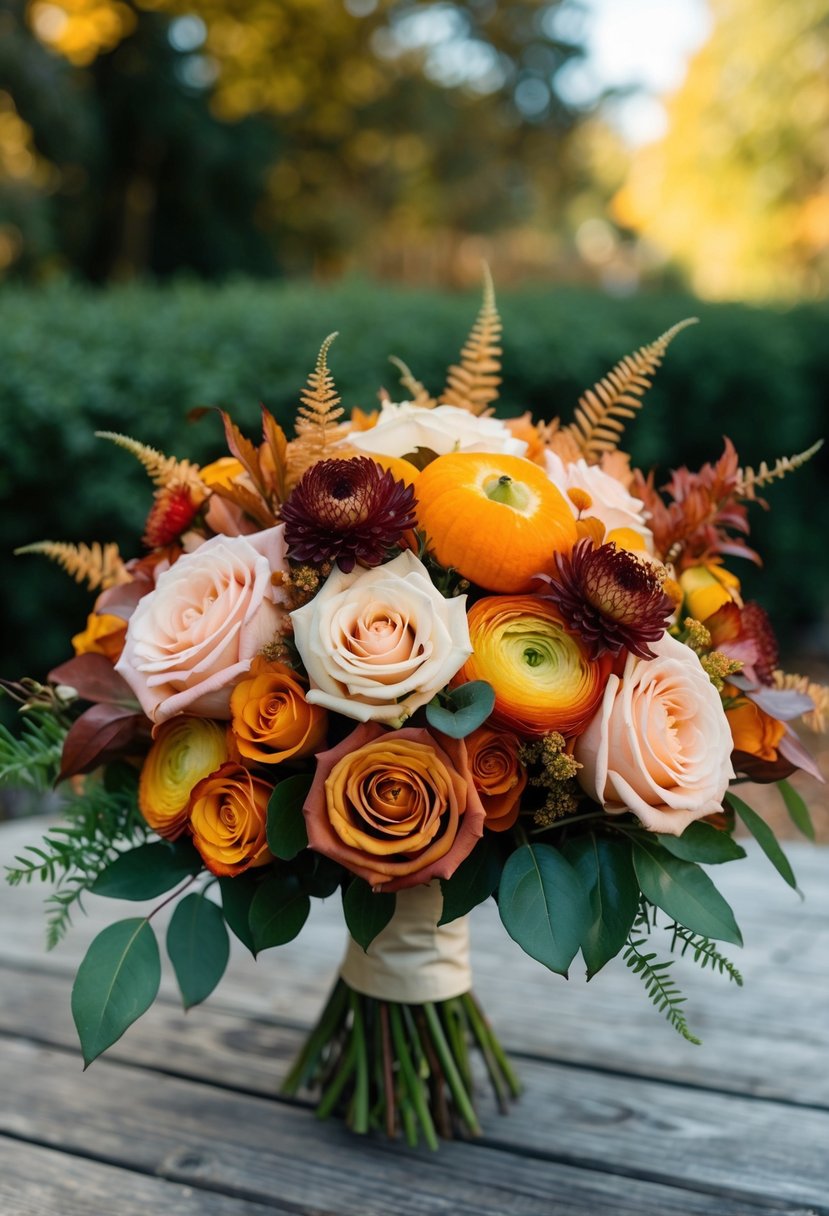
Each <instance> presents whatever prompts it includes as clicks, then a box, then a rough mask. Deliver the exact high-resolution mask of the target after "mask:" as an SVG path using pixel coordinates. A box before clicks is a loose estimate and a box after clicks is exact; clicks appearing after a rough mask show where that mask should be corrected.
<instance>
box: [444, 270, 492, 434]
mask: <svg viewBox="0 0 829 1216" xmlns="http://www.w3.org/2000/svg"><path fill="white" fill-rule="evenodd" d="M501 329H502V326H501V318H500V316H499V315H498V309H497V308H496V306H495V288H494V286H493V283H492V275H491V274H490V272H489V267H488V266H486V265H485V266H484V298H483V301H482V303H481V309H480V312H479V313H478V316H477V317H476V319H475V324H474V325H473V326H472V332H471V333H470V335H469V337H468V338H467V340H466V345H465V346H464V348H463V350H462V351H461V361H460V364H459V365H457V364H453V366H452V367H450V368H449V371H448V373H447V377H446V388H445V389H444V390H443V392H442V393H441V395H440V398H439V404H440V405H457V406H460V408H461V409H464V410H469V411H470V413H472V414H483V413H484V411H485V410H486V408H487V406H488V405H489V404H490V403H491V402H492V401H495V399H496V398H497V396H498V385H499V384H500V383H501V376H500V371H501V355H502V353H503V352H502V350H501V346H500V342H501Z"/></svg>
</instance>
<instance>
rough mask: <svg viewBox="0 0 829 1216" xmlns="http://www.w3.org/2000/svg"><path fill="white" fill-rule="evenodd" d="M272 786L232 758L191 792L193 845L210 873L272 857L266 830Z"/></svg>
mask: <svg viewBox="0 0 829 1216" xmlns="http://www.w3.org/2000/svg"><path fill="white" fill-rule="evenodd" d="M272 793H273V786H271V785H268V783H267V782H266V781H260V780H259V778H258V777H253V776H251V774H250V773H249V772H248V770H247V769H246V768H243V767H242V765H241V764H234V763H233V761H229V762H228V763H227V764H223V765H222V766H221V768H218V769H217V770H216V771H215V772H214V773H211V774H210V776H209V777H205V778H204V779H203V780H202V781H200V782H199V783H198V785H197V786H196V787H195V788H194V790H193V792H192V794H191V795H190V829H191V831H192V833H193V844H194V845H195V846H196V848H197V849H198V850H199V852H200V853H201V856H202V861H203V862H204V864H205V865H206V866H207V868H208V870H210V872H211V874H219V875H229V876H231V877H232V876H233V875H234V874H241V873H242V871H243V870H248V869H250V868H251V867H252V866H264V865H266V864H267V863H268V862H269V861H272V860H273V857H272V855H271V853H270V850H269V849H268V839H267V834H266V829H267V820H268V801H269V799H270V796H271V794H272Z"/></svg>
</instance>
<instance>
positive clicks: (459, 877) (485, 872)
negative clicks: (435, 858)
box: [438, 831, 503, 925]
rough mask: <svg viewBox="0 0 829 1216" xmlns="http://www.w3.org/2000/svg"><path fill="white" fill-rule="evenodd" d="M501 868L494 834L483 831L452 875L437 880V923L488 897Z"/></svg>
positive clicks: (452, 917)
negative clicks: (439, 905) (439, 896)
mask: <svg viewBox="0 0 829 1216" xmlns="http://www.w3.org/2000/svg"><path fill="white" fill-rule="evenodd" d="M502 868H503V858H502V853H501V849H500V846H499V843H498V842H497V841H496V839H495V834H493V833H492V832H486V831H485V832H484V834H483V837H482V839H481V840H479V841H478V843H477V844H476V845H475V848H474V849H473V850H472V852H471V853H470V854H469V856H468V857H467V858H466V859H465V860H464V861H462V862H461V864H460V865H459V866H458V868H457V870H455V873H454V874H453V875H452V877H451V878H442V879H441V880H440V889H441V892H442V894H443V911H442V912H441V915H440V920H439V921H438V924H439V925H448V924H450V923H451V922H452V921H453V920H457V918H458V917H459V916H466V914H467V912H471V911H472V909H473V908H476V907H477V906H478V904H481V903H483V902H484V900H485V899H489V897H490V895H491V894H492V892H493V891H494V890H495V888H496V887H497V886H498V880H499V879H500V877H501V870H502Z"/></svg>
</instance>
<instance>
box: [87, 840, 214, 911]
mask: <svg viewBox="0 0 829 1216" xmlns="http://www.w3.org/2000/svg"><path fill="white" fill-rule="evenodd" d="M201 868H202V860H201V858H200V857H199V854H198V853H197V852H196V850H195V849H194V847H193V845H192V843H191V842H190V841H189V840H180V841H176V843H175V844H170V843H169V842H168V841H164V840H160V841H155V842H153V843H151V844H140V845H138V847H137V848H135V849H130V850H129V851H128V852H126V853H121V855H120V856H119V857H116V858H115V860H114V861H111V862H110V863H109V865H108V866H107V867H106V869H104V870H102V871H101V873H100V874H99V875H98V877H97V878H96V879H95V881H94V882H93V884H92V886H91V887H90V888H89V889H90V891H91V892H92V893H93V895H104V896H106V897H107V898H109V899H131V900H142V899H155V897H156V896H157V895H163V894H164V893H165V891H170V890H171V889H172V888H173V887H174V886H176V884H177V883H180V882H183V881H184V879H185V878H190V877H192V876H193V875H194V874H198V872H199V870H201Z"/></svg>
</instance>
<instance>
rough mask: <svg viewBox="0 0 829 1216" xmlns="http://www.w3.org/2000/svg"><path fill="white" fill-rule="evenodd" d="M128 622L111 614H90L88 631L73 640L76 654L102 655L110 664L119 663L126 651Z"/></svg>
mask: <svg viewBox="0 0 829 1216" xmlns="http://www.w3.org/2000/svg"><path fill="white" fill-rule="evenodd" d="M126 636H127V622H126V621H125V620H123V619H122V618H121V617H120V616H114V615H113V614H112V613H110V612H90V614H89V616H88V617H87V618H86V629H84V631H83V632H82V633H76V634H75V636H74V637H73V639H72V647H73V649H74V651H75V654H102V655H103V656H104V658H105V659H109V661H110V663H117V661H118V659H119V658H120V657H121V651H122V650H123V649H124V641H125V640H126Z"/></svg>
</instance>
